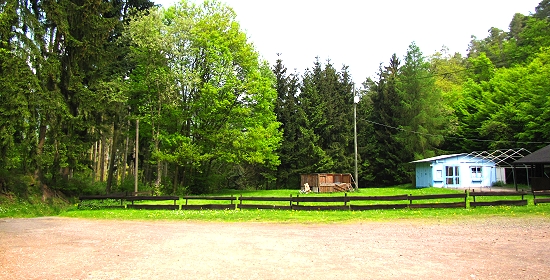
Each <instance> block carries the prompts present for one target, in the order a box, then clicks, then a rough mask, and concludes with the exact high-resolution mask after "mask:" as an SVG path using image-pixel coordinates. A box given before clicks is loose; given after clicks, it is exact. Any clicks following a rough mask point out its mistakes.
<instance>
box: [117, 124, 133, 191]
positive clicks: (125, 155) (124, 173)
mask: <svg viewBox="0 0 550 280" xmlns="http://www.w3.org/2000/svg"><path fill="white" fill-rule="evenodd" d="M129 129H130V121H129V120H128V130H127V131H128V132H130V131H129ZM129 143H130V135H129V133H127V134H126V142H125V143H124V156H123V157H122V164H121V166H119V167H118V168H119V169H120V168H121V167H122V168H123V169H122V176H121V181H123V182H124V180H125V179H126V171H127V169H126V166H127V163H128V145H129Z"/></svg>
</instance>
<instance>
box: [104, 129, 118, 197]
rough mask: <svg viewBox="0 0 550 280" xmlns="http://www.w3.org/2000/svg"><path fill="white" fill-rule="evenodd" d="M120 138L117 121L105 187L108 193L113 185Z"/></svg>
mask: <svg viewBox="0 0 550 280" xmlns="http://www.w3.org/2000/svg"><path fill="white" fill-rule="evenodd" d="M117 138H118V127H117V125H116V122H115V123H114V124H113V140H112V141H111V156H110V157H109V170H108V172H109V173H108V174H107V185H106V187H105V192H106V193H111V189H112V186H113V177H114V176H113V174H114V171H115V163H116V143H117Z"/></svg>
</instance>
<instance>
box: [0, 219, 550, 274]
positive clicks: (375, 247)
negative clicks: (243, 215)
mask: <svg viewBox="0 0 550 280" xmlns="http://www.w3.org/2000/svg"><path fill="white" fill-rule="evenodd" d="M169 278H170V279H549V278H550V219H545V218H529V219H501V218H494V219H489V220H467V221H455V222H451V223H436V222H419V221H412V222H411V221H404V222H392V223H375V222H367V223H354V224H331V225H302V224H262V223H201V222H137V221H103V220H84V219H70V218H37V219H0V279H169Z"/></svg>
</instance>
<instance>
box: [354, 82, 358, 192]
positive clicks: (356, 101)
mask: <svg viewBox="0 0 550 280" xmlns="http://www.w3.org/2000/svg"><path fill="white" fill-rule="evenodd" d="M357 103H359V96H356V95H355V87H354V88H353V140H354V144H355V190H356V191H357V190H358V189H359V176H358V172H357Z"/></svg>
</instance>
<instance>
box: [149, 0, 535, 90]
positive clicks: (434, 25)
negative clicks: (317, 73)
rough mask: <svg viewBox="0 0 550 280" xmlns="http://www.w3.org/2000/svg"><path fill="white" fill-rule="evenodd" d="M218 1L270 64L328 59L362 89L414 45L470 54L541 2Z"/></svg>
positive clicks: (302, 65)
mask: <svg viewBox="0 0 550 280" xmlns="http://www.w3.org/2000/svg"><path fill="white" fill-rule="evenodd" d="M176 1H178V0H157V1H155V2H156V3H157V4H161V5H163V6H169V5H172V4H173V3H175V2H176ZM220 1H221V2H223V3H226V4H227V5H228V6H230V7H232V8H233V9H234V11H235V12H236V14H237V21H238V22H239V23H240V25H241V29H242V30H243V31H244V32H245V33H246V34H247V36H248V38H249V41H250V42H252V43H253V44H254V46H255V47H256V50H257V51H258V52H259V53H260V55H261V57H262V58H263V59H266V60H267V61H269V64H270V65H273V64H275V61H276V59H277V53H280V54H281V56H280V57H281V59H282V60H283V63H284V64H285V66H286V67H287V68H288V71H289V72H294V70H296V72H298V73H300V74H303V73H304V70H305V69H306V68H310V69H311V68H312V66H313V63H314V61H315V57H319V58H320V61H321V62H322V63H323V64H324V63H325V62H326V61H327V59H330V61H331V62H332V64H333V65H334V67H335V68H336V69H337V70H340V69H341V68H342V65H344V64H345V65H347V66H349V72H350V73H351V75H352V78H353V80H354V81H355V83H356V84H358V83H361V82H363V81H364V80H365V79H366V78H367V77H372V76H374V74H375V73H376V71H377V70H378V67H379V65H380V63H383V64H384V65H387V64H388V61H389V59H390V57H391V55H392V54H393V53H396V54H397V55H398V56H399V57H400V58H402V57H403V56H404V55H405V53H406V51H407V48H408V46H409V45H410V43H411V42H413V41H414V42H416V45H417V46H419V47H420V50H421V51H422V52H423V53H424V55H425V56H428V55H432V54H434V53H435V52H436V51H439V50H441V48H442V46H444V45H445V46H446V47H448V48H449V50H450V52H451V53H455V52H460V53H462V54H463V55H465V54H466V50H467V48H468V44H469V42H470V40H471V36H472V35H474V36H476V37H477V38H478V39H481V38H485V37H487V35H488V32H487V31H488V30H489V28H491V27H497V28H500V29H503V30H505V31H508V25H509V23H510V21H511V20H512V17H513V15H514V14H515V13H522V14H524V15H529V14H530V13H534V11H535V7H536V6H537V5H538V3H539V2H540V1H541V0H462V1H450V0H393V1H392V0H386V1H384V0H376V1H372V0H338V1H334V0H316V1H315V0H220ZM193 2H196V3H200V2H202V1H200V0H195V1H193Z"/></svg>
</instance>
